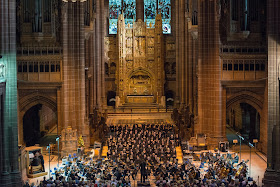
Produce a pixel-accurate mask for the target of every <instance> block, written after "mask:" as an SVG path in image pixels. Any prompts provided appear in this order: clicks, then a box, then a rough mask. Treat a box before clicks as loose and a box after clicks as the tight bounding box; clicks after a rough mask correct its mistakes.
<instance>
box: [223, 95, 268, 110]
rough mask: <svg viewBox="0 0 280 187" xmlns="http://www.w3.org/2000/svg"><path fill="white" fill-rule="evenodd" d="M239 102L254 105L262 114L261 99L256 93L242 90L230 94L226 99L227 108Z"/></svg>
mask: <svg viewBox="0 0 280 187" xmlns="http://www.w3.org/2000/svg"><path fill="white" fill-rule="evenodd" d="M240 103H247V104H249V105H251V106H252V107H254V108H255V109H256V110H257V111H258V113H259V114H260V115H261V114H262V108H263V99H262V98H261V97H260V96H258V95H257V94H255V93H253V92H249V91H243V92H239V93H237V94H235V95H233V96H231V97H230V98H229V99H228V101H227V110H228V109H230V108H232V106H235V105H238V104H240Z"/></svg>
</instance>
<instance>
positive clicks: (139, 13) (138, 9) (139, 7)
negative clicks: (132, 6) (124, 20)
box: [136, 0, 144, 21]
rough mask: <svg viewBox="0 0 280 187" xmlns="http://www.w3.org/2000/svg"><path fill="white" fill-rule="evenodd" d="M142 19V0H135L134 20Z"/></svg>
mask: <svg viewBox="0 0 280 187" xmlns="http://www.w3.org/2000/svg"><path fill="white" fill-rule="evenodd" d="M138 19H141V20H142V21H144V0H136V20H138Z"/></svg>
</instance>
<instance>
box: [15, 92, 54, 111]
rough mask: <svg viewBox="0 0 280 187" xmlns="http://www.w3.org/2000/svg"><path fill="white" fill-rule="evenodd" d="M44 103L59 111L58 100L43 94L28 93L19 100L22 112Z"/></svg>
mask: <svg viewBox="0 0 280 187" xmlns="http://www.w3.org/2000/svg"><path fill="white" fill-rule="evenodd" d="M37 104H42V105H46V106H47V107H49V108H50V109H51V110H52V111H53V112H55V113H56V112H57V103H56V100H54V99H52V98H50V97H47V96H45V95H41V94H31V95H27V96H25V97H23V98H21V99H20V100H19V107H20V112H21V113H23V114H24V113H25V112H26V111H27V110H28V109H30V108H31V107H33V106H35V105H37Z"/></svg>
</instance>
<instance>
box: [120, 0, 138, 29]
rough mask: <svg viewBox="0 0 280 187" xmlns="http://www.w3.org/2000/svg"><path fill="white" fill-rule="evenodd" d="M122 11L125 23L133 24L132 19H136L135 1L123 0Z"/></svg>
mask: <svg viewBox="0 0 280 187" xmlns="http://www.w3.org/2000/svg"><path fill="white" fill-rule="evenodd" d="M122 9H123V13H124V19H125V24H126V25H128V23H129V24H130V25H132V24H133V20H136V2H135V0H134V1H132V0H123V7H122Z"/></svg>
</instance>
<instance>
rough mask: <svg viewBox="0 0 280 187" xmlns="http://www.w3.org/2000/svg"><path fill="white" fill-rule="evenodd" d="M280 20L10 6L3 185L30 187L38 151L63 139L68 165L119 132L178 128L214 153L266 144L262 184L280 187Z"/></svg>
mask: <svg viewBox="0 0 280 187" xmlns="http://www.w3.org/2000/svg"><path fill="white" fill-rule="evenodd" d="M279 10H280V2H279V0H1V2H0V94H1V105H0V111H1V115H0V116H1V117H0V119H1V124H0V133H1V135H0V184H5V185H4V186H20V185H21V183H20V181H21V178H22V176H23V172H22V171H23V170H24V168H25V165H26V163H25V161H24V160H25V158H24V157H26V151H25V149H26V148H27V147H30V146H34V145H36V146H40V147H44V149H45V147H46V146H48V145H49V144H50V143H52V144H56V138H59V139H60V147H58V148H57V147H55V148H54V149H56V150H57V152H58V153H60V154H61V157H63V156H66V155H69V154H73V153H74V152H75V151H76V150H77V147H78V143H77V137H82V139H83V141H84V148H85V150H87V149H90V148H93V146H94V145H95V142H102V143H103V142H104V137H106V133H107V132H108V131H109V130H108V127H109V126H110V125H120V124H122V125H132V124H159V125H160V124H165V123H168V124H173V125H175V126H176V128H177V130H178V134H179V136H180V139H181V141H182V142H183V141H186V142H188V145H194V146H195V145H196V143H197V141H198V139H199V138H198V137H204V144H203V145H204V146H205V147H206V149H209V150H210V149H212V150H214V149H215V148H217V147H218V146H219V143H220V142H229V144H230V146H232V145H233V142H232V139H230V138H229V136H228V133H229V131H230V132H233V134H236V135H237V136H239V137H242V138H243V139H245V140H244V142H243V143H244V144H246V142H247V144H248V143H252V144H253V142H254V143H256V142H257V144H254V145H255V148H254V149H257V150H258V151H259V152H261V153H262V154H264V155H265V157H266V159H267V163H266V164H267V166H266V167H267V168H266V170H265V173H264V178H263V179H261V180H262V182H263V184H264V186H279V185H280V180H279V179H280V173H279V170H280V112H279V111H280V106H279V103H280V102H279V90H280V88H279V80H280V78H279V77H280V73H279V72H278V71H280V60H279V59H280V50H279V49H280V13H279ZM69 134H72V135H69ZM237 139H238V138H237ZM240 140H241V139H240ZM197 144H198V143H197ZM238 144H239V139H238ZM240 145H241V144H240ZM197 146H198V147H199V145H197ZM58 155H59V154H58Z"/></svg>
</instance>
